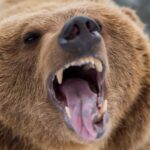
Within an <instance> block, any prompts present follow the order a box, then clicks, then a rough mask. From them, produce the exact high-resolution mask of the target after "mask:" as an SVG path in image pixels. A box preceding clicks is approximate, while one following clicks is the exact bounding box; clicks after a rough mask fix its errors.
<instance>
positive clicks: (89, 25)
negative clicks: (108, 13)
mask: <svg viewBox="0 0 150 150" xmlns="http://www.w3.org/2000/svg"><path fill="white" fill-rule="evenodd" d="M86 27H87V29H88V30H89V32H93V31H94V28H93V25H92V24H91V22H90V21H87V22H86Z"/></svg>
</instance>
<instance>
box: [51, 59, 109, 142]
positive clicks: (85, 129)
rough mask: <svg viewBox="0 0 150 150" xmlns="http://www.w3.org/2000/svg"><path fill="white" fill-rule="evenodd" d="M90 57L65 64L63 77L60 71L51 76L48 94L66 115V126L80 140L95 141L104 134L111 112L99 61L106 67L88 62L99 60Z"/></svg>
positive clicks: (103, 72)
mask: <svg viewBox="0 0 150 150" xmlns="http://www.w3.org/2000/svg"><path fill="white" fill-rule="evenodd" d="M88 58H90V59H87V58H86V59H85V58H84V59H80V60H77V61H73V62H71V63H70V64H71V65H70V66H69V65H67V66H68V67H66V68H65V66H66V65H64V66H63V67H62V68H65V69H64V70H63V73H62V75H63V77H61V75H58V74H57V73H56V74H52V75H50V76H49V80H48V96H49V100H50V101H52V103H53V104H54V105H55V106H56V107H57V108H58V110H59V111H60V112H61V113H62V114H63V118H64V121H65V123H66V125H67V127H68V128H69V129H71V131H74V132H75V133H76V134H77V135H78V136H79V138H80V139H82V140H86V141H93V140H96V139H99V138H101V137H103V135H104V133H105V132H106V129H107V124H108V120H109V115H108V112H107V100H104V74H105V67H104V66H105V65H104V64H103V62H101V61H100V60H99V62H100V63H101V64H102V67H103V69H98V65H97V66H96V65H95V66H96V67H94V66H93V65H91V64H90V63H89V62H90V60H91V61H92V60H93V61H94V60H96V62H97V61H98V59H95V58H92V57H88ZM83 60H84V61H83ZM100 63H99V66H100ZM92 64H94V63H92ZM97 64H98V62H97Z"/></svg>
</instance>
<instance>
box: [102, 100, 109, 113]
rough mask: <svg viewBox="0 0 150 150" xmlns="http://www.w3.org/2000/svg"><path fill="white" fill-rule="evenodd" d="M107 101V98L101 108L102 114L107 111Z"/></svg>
mask: <svg viewBox="0 0 150 150" xmlns="http://www.w3.org/2000/svg"><path fill="white" fill-rule="evenodd" d="M107 103H108V101H107V100H105V101H104V102H103V106H102V107H101V109H100V114H101V115H103V114H104V113H105V112H106V111H107Z"/></svg>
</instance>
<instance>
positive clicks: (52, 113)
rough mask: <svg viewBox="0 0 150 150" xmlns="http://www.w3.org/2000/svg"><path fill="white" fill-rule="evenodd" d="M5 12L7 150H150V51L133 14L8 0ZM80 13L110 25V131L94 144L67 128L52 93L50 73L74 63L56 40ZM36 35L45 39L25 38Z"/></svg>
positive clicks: (0, 123) (1, 53)
mask: <svg viewBox="0 0 150 150" xmlns="http://www.w3.org/2000/svg"><path fill="white" fill-rule="evenodd" d="M108 4H109V5H108ZM0 10H1V13H0V149H2V150H23V149H24V150H29V149H31V150H34V149H35V150H38V149H39V150H58V149H59V150H149V149H150V148H149V147H150V143H149V138H150V115H149V114H150V46H149V43H148V42H149V41H148V38H147V36H146V35H145V34H144V32H143V25H142V23H141V21H140V20H139V18H138V17H137V16H136V15H135V13H134V12H133V11H131V10H130V9H128V8H121V7H118V6H116V5H115V4H113V3H112V2H110V3H109V2H106V1H105V0H99V1H98V0H97V1H96V2H89V1H83V2H82V1H70V0H66V1H64V0H60V1H59V0H55V1H54V2H53V1H50V0H23V1H19V0H3V1H1V2H0ZM75 15H86V16H90V17H92V18H94V19H96V20H99V21H100V22H101V23H102V24H103V34H102V36H103V39H104V42H105V48H106V51H107V54H106V55H107V58H108V62H109V65H108V68H109V72H107V77H106V91H107V92H105V94H106V95H105V96H106V97H107V99H108V110H109V113H110V126H109V131H108V132H107V134H106V135H105V137H103V138H102V139H100V141H96V142H93V143H84V142H81V141H80V140H79V139H78V138H77V137H76V135H74V133H72V132H71V131H70V130H69V129H68V128H67V127H66V125H65V124H64V121H63V118H62V116H61V114H60V113H59V112H58V111H57V109H56V108H55V107H54V106H53V105H52V104H51V103H50V102H49V100H48V99H47V92H46V90H45V84H46V83H45V81H46V79H47V77H48V75H49V74H51V73H54V72H55V71H56V70H57V69H58V68H59V67H61V65H62V64H64V63H66V60H68V61H71V60H74V56H73V55H69V54H67V53H64V52H63V51H61V49H60V48H59V46H58V45H57V37H58V34H59V33H60V31H61V28H62V27H63V25H64V23H65V21H66V20H68V19H69V18H70V17H71V16H75ZM32 30H39V31H41V33H42V34H43V36H42V39H41V40H40V42H39V43H38V44H37V45H33V46H31V47H30V46H26V45H25V44H24V43H23V41H22V38H23V36H24V34H26V33H27V32H28V31H32Z"/></svg>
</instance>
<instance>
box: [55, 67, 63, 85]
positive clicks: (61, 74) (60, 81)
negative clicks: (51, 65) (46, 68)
mask: <svg viewBox="0 0 150 150" xmlns="http://www.w3.org/2000/svg"><path fill="white" fill-rule="evenodd" d="M63 71H64V70H63V69H60V70H59V71H58V72H57V73H56V77H57V80H58V83H59V84H61V83H62V80H63Z"/></svg>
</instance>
